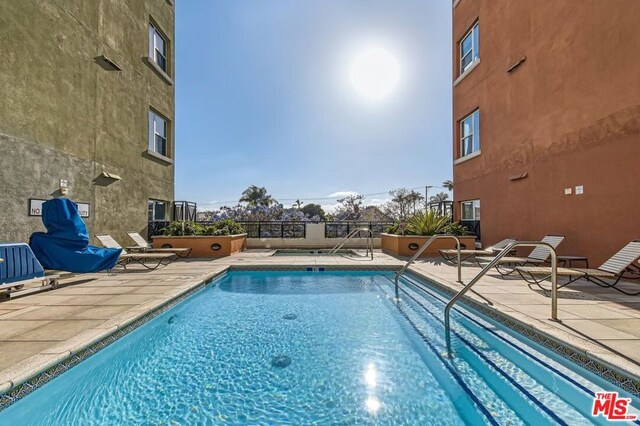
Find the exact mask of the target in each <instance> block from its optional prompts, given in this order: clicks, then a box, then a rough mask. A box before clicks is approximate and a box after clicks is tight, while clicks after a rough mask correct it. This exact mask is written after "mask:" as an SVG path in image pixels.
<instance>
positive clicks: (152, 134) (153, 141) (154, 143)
mask: <svg viewBox="0 0 640 426" xmlns="http://www.w3.org/2000/svg"><path fill="white" fill-rule="evenodd" d="M156 118H159V119H160V120H162V121H163V123H164V136H162V135H161V134H160V133H159V132H158V130H159V129H158V128H157V126H156ZM168 134H169V120H167V119H166V118H165V117H164V116H163V115H161V114H160V113H157V112H156V111H154V110H153V109H149V151H151V152H154V153H156V154H158V155H161V156H163V157H167V158H169V136H168ZM158 138H160V139H163V140H164V152H161V151H160V150H159V148H158V145H159V144H158Z"/></svg>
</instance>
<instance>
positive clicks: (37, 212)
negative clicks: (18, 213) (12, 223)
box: [29, 198, 90, 217]
mask: <svg viewBox="0 0 640 426" xmlns="http://www.w3.org/2000/svg"><path fill="white" fill-rule="evenodd" d="M45 201H47V200H38V199H35V198H30V199H29V216H42V203H44V202H45ZM77 204H78V213H80V217H89V208H90V205H89V204H87V203H77Z"/></svg>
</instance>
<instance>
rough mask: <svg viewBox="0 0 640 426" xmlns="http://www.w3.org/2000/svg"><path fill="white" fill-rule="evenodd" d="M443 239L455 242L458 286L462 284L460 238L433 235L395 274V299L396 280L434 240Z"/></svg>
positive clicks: (397, 295)
mask: <svg viewBox="0 0 640 426" xmlns="http://www.w3.org/2000/svg"><path fill="white" fill-rule="evenodd" d="M443 238H449V239H454V240H456V249H457V250H458V282H459V283H460V284H462V264H461V262H460V238H458V237H456V236H455V235H434V236H432V237H431V238H429V239H428V240H427V242H426V243H424V244H423V245H422V247H420V248H419V249H418V251H417V252H416V254H414V255H413V257H412V258H411V259H409V261H408V262H407V263H405V264H404V266H403V267H402V269H400V270H399V271H398V272H397V273H396V277H395V280H394V285H395V289H396V299H397V298H398V297H399V294H398V280H399V279H400V277H401V276H402V274H404V273H405V272H406V271H407V269H408V268H409V266H411V264H412V263H413V262H414V261H415V260H416V259H417V258H418V256H420V255H421V254H422V252H423V251H425V250H426V249H427V247H429V246H430V245H431V243H432V242H434V241H435V240H439V239H443Z"/></svg>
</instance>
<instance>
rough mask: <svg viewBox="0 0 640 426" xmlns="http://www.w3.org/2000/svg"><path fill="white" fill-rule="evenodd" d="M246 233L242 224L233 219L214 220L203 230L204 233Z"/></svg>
mask: <svg viewBox="0 0 640 426" xmlns="http://www.w3.org/2000/svg"><path fill="white" fill-rule="evenodd" d="M244 233H245V231H244V228H243V227H242V225H240V224H239V223H237V222H235V221H233V220H231V219H225V220H221V221H219V222H214V223H213V224H212V225H210V226H207V227H206V228H204V229H203V231H202V235H237V234H244Z"/></svg>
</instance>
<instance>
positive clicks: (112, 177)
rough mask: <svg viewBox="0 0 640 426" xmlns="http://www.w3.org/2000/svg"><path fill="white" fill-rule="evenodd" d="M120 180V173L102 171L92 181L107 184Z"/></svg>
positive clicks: (102, 184) (97, 183) (96, 183)
mask: <svg viewBox="0 0 640 426" xmlns="http://www.w3.org/2000/svg"><path fill="white" fill-rule="evenodd" d="M119 180H122V178H121V177H120V175H116V174H114V173H108V172H102V173H100V174H99V175H98V176H97V177H96V178H95V179H94V180H93V183H94V184H95V185H98V186H109V185H111V184H112V183H114V182H117V181H119Z"/></svg>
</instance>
